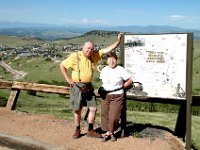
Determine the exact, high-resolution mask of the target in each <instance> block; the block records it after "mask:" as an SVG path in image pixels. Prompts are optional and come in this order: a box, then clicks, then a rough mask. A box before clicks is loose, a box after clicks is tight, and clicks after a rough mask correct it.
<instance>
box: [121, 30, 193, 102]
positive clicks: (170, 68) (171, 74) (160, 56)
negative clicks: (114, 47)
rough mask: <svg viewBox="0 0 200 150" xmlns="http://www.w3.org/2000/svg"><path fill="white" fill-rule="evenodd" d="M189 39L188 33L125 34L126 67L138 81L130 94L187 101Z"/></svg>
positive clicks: (190, 49) (134, 79)
mask: <svg viewBox="0 0 200 150" xmlns="http://www.w3.org/2000/svg"><path fill="white" fill-rule="evenodd" d="M188 38H189V36H188V34H187V33H179V34H154V35H124V46H123V47H124V54H123V56H124V67H125V68H126V69H127V71H128V72H129V73H130V74H131V75H132V78H133V81H134V82H135V84H134V85H135V87H134V88H132V89H130V90H129V91H128V92H127V94H128V95H136V96H148V97H159V98H170V99H185V98H186V70H187V69H186V68H187V54H188V53H187V52H188V51H191V53H192V47H191V48H190V47H188ZM189 82H191V80H190V81H189Z"/></svg>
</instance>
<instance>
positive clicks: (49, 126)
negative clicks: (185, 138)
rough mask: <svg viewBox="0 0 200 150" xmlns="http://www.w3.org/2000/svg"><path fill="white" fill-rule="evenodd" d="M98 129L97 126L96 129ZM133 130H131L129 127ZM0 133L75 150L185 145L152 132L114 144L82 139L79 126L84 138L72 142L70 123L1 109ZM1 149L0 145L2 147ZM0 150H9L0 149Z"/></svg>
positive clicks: (178, 148) (179, 148) (180, 148)
mask: <svg viewBox="0 0 200 150" xmlns="http://www.w3.org/2000/svg"><path fill="white" fill-rule="evenodd" d="M95 127H96V128H97V126H95ZM132 127H133V128H134V126H132ZM129 129H130V126H129ZM0 132H1V133H6V134H9V135H13V136H23V137H27V138H30V139H33V140H37V141H41V142H44V143H49V144H52V145H57V146H58V147H60V148H66V149H74V150H90V149H92V150H102V149H103V150H113V149H115V150H161V149H162V150H184V149H185V148H184V143H182V142H181V141H180V140H179V139H178V138H177V137H175V136H173V135H172V134H171V133H169V132H167V131H164V130H161V129H155V128H146V129H144V130H143V131H141V132H140V133H139V134H138V135H137V136H131V135H130V136H127V137H123V138H118V140H117V141H116V142H111V141H108V142H102V141H101V140H100V139H96V138H89V137H86V136H84V135H85V133H86V132H87V124H86V123H84V122H83V123H82V126H81V132H82V134H83V136H82V137H81V138H79V139H73V138H72V134H73V132H74V125H73V122H72V121H68V120H63V119H59V118H56V117H55V116H53V115H46V114H45V115H44V114H43V115H35V114H27V113H22V112H17V111H9V110H6V109H5V108H0ZM1 146H2V145H1ZM0 150H11V149H9V148H6V147H0Z"/></svg>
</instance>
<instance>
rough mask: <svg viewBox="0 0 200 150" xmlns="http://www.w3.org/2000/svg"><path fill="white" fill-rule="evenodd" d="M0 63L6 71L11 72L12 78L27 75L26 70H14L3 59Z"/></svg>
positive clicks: (15, 78) (16, 78)
mask: <svg viewBox="0 0 200 150" xmlns="http://www.w3.org/2000/svg"><path fill="white" fill-rule="evenodd" d="M0 65H1V66H2V67H4V68H5V69H6V70H7V71H8V72H11V73H12V74H13V80H18V79H21V78H23V77H24V76H26V75H27V73H26V72H23V71H17V70H14V69H13V68H11V67H10V66H9V65H8V64H6V63H5V62H3V61H0Z"/></svg>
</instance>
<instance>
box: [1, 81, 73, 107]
mask: <svg viewBox="0 0 200 150" xmlns="http://www.w3.org/2000/svg"><path fill="white" fill-rule="evenodd" d="M0 89H11V93H10V96H9V98H8V101H7V105H6V108H8V109H11V110H13V109H15V107H16V103H17V99H18V97H19V93H20V90H27V91H36V92H46V93H57V94H69V87H65V86H56V85H48V84H37V83H30V82H17V81H13V82H9V81H0Z"/></svg>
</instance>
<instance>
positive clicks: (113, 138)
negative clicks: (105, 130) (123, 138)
mask: <svg viewBox="0 0 200 150" xmlns="http://www.w3.org/2000/svg"><path fill="white" fill-rule="evenodd" d="M110 139H111V141H113V142H115V141H117V138H116V137H115V136H114V135H113V134H111V136H110Z"/></svg>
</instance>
